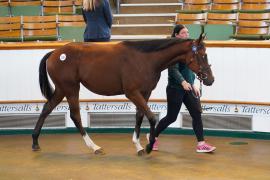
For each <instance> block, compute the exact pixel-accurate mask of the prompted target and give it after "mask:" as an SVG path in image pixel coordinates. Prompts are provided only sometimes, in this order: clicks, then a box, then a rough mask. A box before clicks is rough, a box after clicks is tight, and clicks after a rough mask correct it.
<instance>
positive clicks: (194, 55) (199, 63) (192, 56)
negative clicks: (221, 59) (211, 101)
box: [186, 34, 214, 86]
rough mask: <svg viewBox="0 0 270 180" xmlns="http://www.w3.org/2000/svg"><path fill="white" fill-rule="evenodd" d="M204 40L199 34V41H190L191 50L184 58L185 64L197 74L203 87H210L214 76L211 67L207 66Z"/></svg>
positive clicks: (203, 36)
mask: <svg viewBox="0 0 270 180" xmlns="http://www.w3.org/2000/svg"><path fill="white" fill-rule="evenodd" d="M204 38H205V35H203V34H201V35H200V37H199V39H197V40H194V41H192V43H191V50H190V52H189V53H188V55H187V56H186V64H187V65H188V67H189V68H190V69H191V70H192V71H193V72H195V73H196V74H197V77H198V79H200V80H202V81H203V84H204V85H206V86H211V85H212V84H213V82H214V76H213V73H212V70H211V65H209V64H208V59H207V54H206V48H205V45H204V43H203V40H204Z"/></svg>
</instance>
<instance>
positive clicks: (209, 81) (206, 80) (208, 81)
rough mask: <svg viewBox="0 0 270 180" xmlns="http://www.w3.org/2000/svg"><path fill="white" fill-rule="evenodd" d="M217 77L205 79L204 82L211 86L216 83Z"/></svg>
mask: <svg viewBox="0 0 270 180" xmlns="http://www.w3.org/2000/svg"><path fill="white" fill-rule="evenodd" d="M214 81H215V79H214V78H213V79H204V80H203V84H204V85H206V86H211V85H212V84H213V83H214Z"/></svg>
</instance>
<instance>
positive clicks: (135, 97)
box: [126, 91, 156, 153]
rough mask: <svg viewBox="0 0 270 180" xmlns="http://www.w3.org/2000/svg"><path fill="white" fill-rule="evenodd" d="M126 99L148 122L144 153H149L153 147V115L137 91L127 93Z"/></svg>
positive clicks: (154, 123) (154, 120) (154, 121)
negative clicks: (148, 137) (148, 129)
mask: <svg viewBox="0 0 270 180" xmlns="http://www.w3.org/2000/svg"><path fill="white" fill-rule="evenodd" d="M126 96H127V98H129V99H130V100H131V101H132V102H133V103H134V104H135V105H136V107H137V109H139V110H141V111H142V112H143V113H144V114H145V115H146V117H147V118H148V120H149V123H150V139H149V141H150V143H149V144H148V145H147V146H146V152H147V153H150V152H151V151H152V148H153V145H154V143H155V137H154V132H155V125H156V119H155V116H154V114H153V113H152V112H151V110H150V108H149V107H148V106H147V100H145V98H144V97H143V96H142V94H141V93H140V92H138V91H136V92H132V93H127V94H126Z"/></svg>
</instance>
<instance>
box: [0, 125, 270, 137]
mask: <svg viewBox="0 0 270 180" xmlns="http://www.w3.org/2000/svg"><path fill="white" fill-rule="evenodd" d="M85 129H86V131H87V132H88V133H129V134H132V133H133V131H134V129H133V128H85ZM32 132H33V130H32V129H2V130H0V135H21V134H32ZM141 132H142V133H147V132H149V129H148V128H142V129H141ZM65 133H79V131H78V130H77V129H76V128H63V129H42V131H41V134H65ZM204 133H205V136H218V137H235V138H249V139H262V140H270V133H268V132H255V131H252V132H242V131H220V130H204ZM163 134H175V135H176V134H179V135H194V132H193V130H191V129H180V128H168V129H166V130H165V131H164V132H163Z"/></svg>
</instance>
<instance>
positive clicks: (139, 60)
mask: <svg viewBox="0 0 270 180" xmlns="http://www.w3.org/2000/svg"><path fill="white" fill-rule="evenodd" d="M203 39H204V36H203V35H202V34H201V35H200V37H199V39H197V40H192V39H188V40H180V39H163V40H148V41H134V42H132V41H123V42H119V43H115V44H113V43H111V44H105V43H69V44H67V45H65V46H63V47H60V48H58V49H56V50H54V51H52V52H49V53H47V54H46V55H45V56H44V57H43V58H42V60H41V62H40V67H39V81H40V89H41V92H42V94H43V95H44V96H45V98H46V99H47V102H46V103H45V104H44V107H43V109H42V112H41V114H40V116H39V119H38V121H37V124H36V126H35V129H34V131H33V134H32V138H33V145H32V149H33V150H39V149H40V146H39V143H38V137H39V134H40V131H41V128H42V126H43V123H44V121H45V119H46V117H47V116H48V115H49V114H50V113H51V112H52V110H53V109H54V108H55V107H56V106H57V105H58V104H59V103H60V102H61V101H62V100H63V98H64V97H66V99H67V102H68V104H69V107H70V117H71V119H72V120H73V122H74V124H75V125H76V127H77V128H78V129H79V131H80V133H81V135H82V136H83V139H84V141H85V143H86V145H87V146H88V147H89V148H92V149H93V150H94V152H95V153H96V154H99V153H103V150H102V148H101V147H99V146H98V145H96V144H95V143H94V142H93V141H92V140H91V138H90V137H89V136H88V134H87V133H86V131H85V130H84V128H83V127H82V123H81V117H80V107H79V90H80V83H82V84H83V85H84V86H85V87H86V88H87V89H89V90H90V91H92V92H94V93H96V94H100V95H107V96H112V95H119V94H125V95H126V97H127V98H128V99H129V100H130V101H132V102H133V103H134V104H135V106H136V108H137V112H136V126H135V130H134V134H133V139H132V140H133V142H134V144H135V146H136V149H137V153H138V155H142V154H144V148H143V147H142V146H141V144H140V141H139V135H140V127H141V123H142V119H143V116H144V115H146V117H147V118H148V120H149V123H150V143H149V144H148V145H147V147H146V151H147V153H150V152H151V150H152V147H153V144H154V142H155V138H154V130H155V124H156V119H155V117H154V114H153V113H152V112H151V110H150V108H149V107H148V106H147V102H148V99H149V97H150V95H151V92H152V90H153V89H154V88H155V87H156V85H157V83H158V81H159V78H160V75H161V72H162V71H163V70H165V69H166V68H167V67H168V66H170V65H172V64H175V63H177V62H183V63H186V64H187V65H188V66H189V68H190V69H192V70H193V71H194V72H195V73H196V74H197V76H198V77H199V78H201V79H202V81H203V83H204V84H205V85H212V83H213V82H214V77H213V75H212V71H211V68H210V65H209V64H208V59H207V55H206V48H205V46H204V43H203ZM47 72H48V74H49V76H50V78H51V80H52V82H53V83H54V85H55V90H53V88H52V87H51V85H50V84H49V81H48V77H47Z"/></svg>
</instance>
